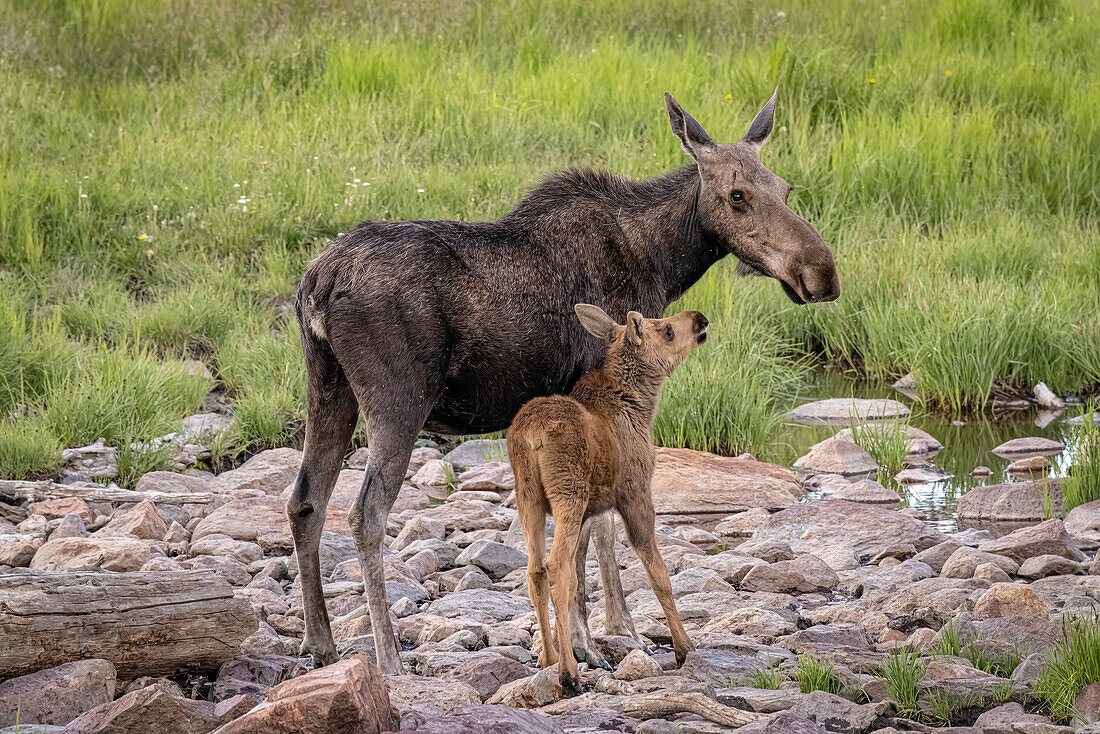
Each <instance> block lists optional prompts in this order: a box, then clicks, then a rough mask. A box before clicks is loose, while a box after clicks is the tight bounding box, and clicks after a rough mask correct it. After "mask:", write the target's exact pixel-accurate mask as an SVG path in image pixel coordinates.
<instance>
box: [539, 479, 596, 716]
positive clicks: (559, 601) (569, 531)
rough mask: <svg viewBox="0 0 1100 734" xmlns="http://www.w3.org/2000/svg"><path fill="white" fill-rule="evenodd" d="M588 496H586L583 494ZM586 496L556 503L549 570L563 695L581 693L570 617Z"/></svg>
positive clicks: (573, 602) (575, 591) (574, 596)
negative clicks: (578, 543)
mask: <svg viewBox="0 0 1100 734" xmlns="http://www.w3.org/2000/svg"><path fill="white" fill-rule="evenodd" d="M581 494H584V495H586V494H587V493H586V492H581ZM586 503H587V496H584V497H583V498H582V497H570V498H568V499H564V500H562V501H559V502H555V503H554V505H553V507H554V542H553V543H552V544H551V545H550V558H549V561H548V562H547V570H548V571H549V572H550V598H551V599H552V600H553V602H554V642H555V643H556V644H557V649H558V678H559V680H560V681H561V685H562V693H563V694H565V695H574V694H576V693H578V692H579V691H580V678H579V675H578V672H577V659H576V658H575V657H573V636H572V633H571V632H570V629H569V628H570V626H571V625H570V623H569V622H570V616H571V614H572V608H573V605H574V604H575V603H576V594H577V566H576V563H577V542H578V540H579V537H580V533H581V524H582V522H583V520H584V508H585V504H586Z"/></svg>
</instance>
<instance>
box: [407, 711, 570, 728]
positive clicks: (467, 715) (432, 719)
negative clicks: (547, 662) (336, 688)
mask: <svg viewBox="0 0 1100 734" xmlns="http://www.w3.org/2000/svg"><path fill="white" fill-rule="evenodd" d="M411 731H415V732H416V733H417V734H563V732H562V729H561V727H560V726H558V725H557V724H555V723H554V722H553V721H551V720H550V719H549V718H547V717H546V716H544V715H542V714H539V713H536V712H534V711H525V710H523V709H516V708H512V707H511V706H501V705H489V704H470V705H467V706H460V707H458V708H455V709H451V710H450V711H447V712H446V713H443V714H440V715H438V716H431V715H427V714H425V715H420V716H417V721H416V723H415V729H412V728H409V729H406V728H402V729H401V731H400V733H399V734H404V732H411Z"/></svg>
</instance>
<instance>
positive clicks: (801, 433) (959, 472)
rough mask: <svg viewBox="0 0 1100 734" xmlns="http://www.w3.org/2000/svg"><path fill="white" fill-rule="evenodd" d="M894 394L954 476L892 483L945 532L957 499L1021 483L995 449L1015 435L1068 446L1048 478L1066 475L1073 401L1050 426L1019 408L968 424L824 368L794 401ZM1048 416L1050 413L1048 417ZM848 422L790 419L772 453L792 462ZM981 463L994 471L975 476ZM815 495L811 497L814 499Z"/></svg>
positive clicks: (933, 461) (936, 461)
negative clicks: (982, 488)
mask: <svg viewBox="0 0 1100 734" xmlns="http://www.w3.org/2000/svg"><path fill="white" fill-rule="evenodd" d="M846 397H856V398H892V399H894V400H900V401H901V402H903V403H905V404H906V405H908V406H909V407H910V409H912V411H913V415H912V416H911V417H910V420H909V422H910V424H911V425H913V426H916V427H917V428H920V429H921V430H923V431H927V432H928V433H930V434H931V435H932V436H934V437H935V438H936V439H938V440H939V442H940V443H942V444H943V446H944V448H943V450H942V451H940V452H939V453H938V454H936V455H935V456H934V457H932V458H930V459H928V460H927V463H928V464H930V465H932V466H933V467H936V468H938V469H942V470H943V471H946V472H949V473H950V474H951V475H952V476H951V477H949V478H946V479H944V480H943V481H939V482H931V483H928V484H914V485H908V486H904V485H898V484H897V483H896V482H894V481H893V480H890V481H889V483H888V485H889V486H890V488H891V489H893V490H895V491H896V492H897V493H898V494H899V495H901V496H902V498H903V501H904V502H905V503H906V504H908V505H909V506H910V507H915V508H918V509H920V510H921V511H922V512H923V513H924V514H925V516H926V519H927V521H928V523H929V524H930V525H933V526H935V527H936V528H938V529H939V530H942V531H944V532H953V531H955V530H957V529H958V526H957V524H956V521H955V520H956V518H955V499H956V498H957V497H959V496H960V495H962V494H965V493H966V492H967V491H968V490H969V489H970V488H972V487H974V486H977V485H979V484H998V483H1001V482H1011V481H1020V479H1019V478H1017V477H1015V476H1013V475H1011V474H1008V473H1007V472H1006V471H1005V468H1006V467H1007V466H1008V464H1009V463H1010V460H1008V459H1002V458H1001V457H999V456H996V455H995V454H994V453H993V449H994V448H996V447H997V446H999V445H1000V444H1002V443H1004V442H1005V441H1008V440H1009V439H1012V438H1023V437H1027V436H1041V437H1044V438H1050V439H1054V440H1056V441H1061V442H1062V443H1064V444H1066V450H1065V451H1064V452H1062V453H1061V454H1057V455H1054V456H1050V457H1048V458H1049V459H1050V462H1051V465H1052V466H1051V468H1050V469H1049V470H1048V471H1047V476H1051V477H1060V476H1065V475H1066V471H1067V469H1068V467H1069V465H1070V463H1071V459H1072V457H1073V451H1074V448H1075V446H1074V439H1075V436H1076V431H1075V427H1074V426H1072V425H1070V424H1068V423H1066V422H1065V419H1067V418H1070V417H1073V416H1075V415H1078V414H1079V413H1080V412H1081V410H1080V407H1079V406H1074V405H1070V406H1069V407H1068V408H1067V409H1066V410H1065V411H1063V412H1062V413H1060V414H1058V415H1057V416H1055V417H1053V420H1050V421H1049V423H1047V424H1046V425H1045V426H1040V425H1038V423H1041V422H1043V418H1044V416H1043V415H1042V413H1041V412H1040V411H1038V410H1037V409H1031V410H1023V411H1014V412H1012V413H1011V414H1010V415H1009V416H1008V417H1006V418H1005V419H1003V420H1000V419H998V420H994V419H991V418H990V417H988V416H968V417H966V418H965V421H966V424H965V425H963V426H956V425H953V424H952V418H951V417H947V416H943V415H939V414H934V413H928V412H926V411H923V410H922V409H921V407H920V405H919V404H918V403H916V402H915V401H913V400H911V399H909V398H908V397H906V396H905V395H903V394H902V393H900V392H898V391H897V390H895V389H894V388H892V387H891V386H889V385H880V384H871V383H867V382H864V381H861V380H855V379H850V378H848V377H845V376H844V375H841V374H838V373H836V372H833V371H820V372H817V373H815V374H814V375H812V377H811V380H810V382H809V386H808V387H807V389H806V390H805V391H803V392H802V394H800V395H799V397H798V399H797V400H795V401H794V402H793V403H792V407H793V406H794V405H801V404H803V403H808V402H811V401H813V400H821V399H824V398H846ZM1045 417H1046V418H1050V417H1051V416H1049V415H1047V416H1045ZM842 428H844V426H807V425H801V424H798V423H793V422H791V423H789V424H788V425H787V426H786V427H785V429H784V433H783V435H781V436H777V444H778V445H776V446H775V447H774V448H773V450H772V454H773V455H777V456H779V457H782V460H781V461H780V463H783V464H785V465H787V466H790V465H791V464H792V463H793V462H794V461H795V459H797V458H798V457H799V456H802V455H803V454H805V453H806V451H807V450H808V449H809V447H810V446H811V445H812V444H815V443H817V442H818V441H821V440H823V439H826V438H828V437H829V436H832V435H833V434H835V433H836V432H837V431H839V430H841V429H842ZM978 466H987V467H989V468H990V469H991V470H992V472H993V473H992V474H991V475H990V476H988V477H980V478H979V477H972V476H970V472H971V471H973V470H974V468H975V467H978ZM812 497H813V495H808V498H812Z"/></svg>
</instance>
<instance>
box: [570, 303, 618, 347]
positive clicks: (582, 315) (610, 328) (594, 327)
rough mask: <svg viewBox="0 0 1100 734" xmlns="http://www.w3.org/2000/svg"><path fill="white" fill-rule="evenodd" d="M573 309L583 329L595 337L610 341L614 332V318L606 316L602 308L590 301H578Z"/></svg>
mask: <svg viewBox="0 0 1100 734" xmlns="http://www.w3.org/2000/svg"><path fill="white" fill-rule="evenodd" d="M573 310H574V311H575V312H576V313H577V319H579V320H580V322H581V326H583V327H584V330H585V331H587V332H588V333H589V334H591V335H592V336H594V337H596V338H597V339H603V340H605V341H611V337H612V336H614V334H615V326H616V324H615V319H613V318H611V317H610V316H608V315H607V314H606V313H605V312H604V310H603V309H602V308H600V307H599V306H593V305H592V304H591V303H578V304H577V305H576V306H574V307H573Z"/></svg>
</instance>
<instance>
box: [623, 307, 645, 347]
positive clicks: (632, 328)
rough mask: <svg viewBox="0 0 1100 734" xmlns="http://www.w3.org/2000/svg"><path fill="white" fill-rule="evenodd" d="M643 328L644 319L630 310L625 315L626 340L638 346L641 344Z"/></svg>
mask: <svg viewBox="0 0 1100 734" xmlns="http://www.w3.org/2000/svg"><path fill="white" fill-rule="evenodd" d="M644 329H645V321H644V320H643V319H642V315H641V314H640V313H638V312H637V311H631V312H630V313H628V314H627V315H626V340H627V341H628V342H630V343H631V344H633V345H634V346H636V347H638V346H641V344H642V331H643V330H644Z"/></svg>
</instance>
